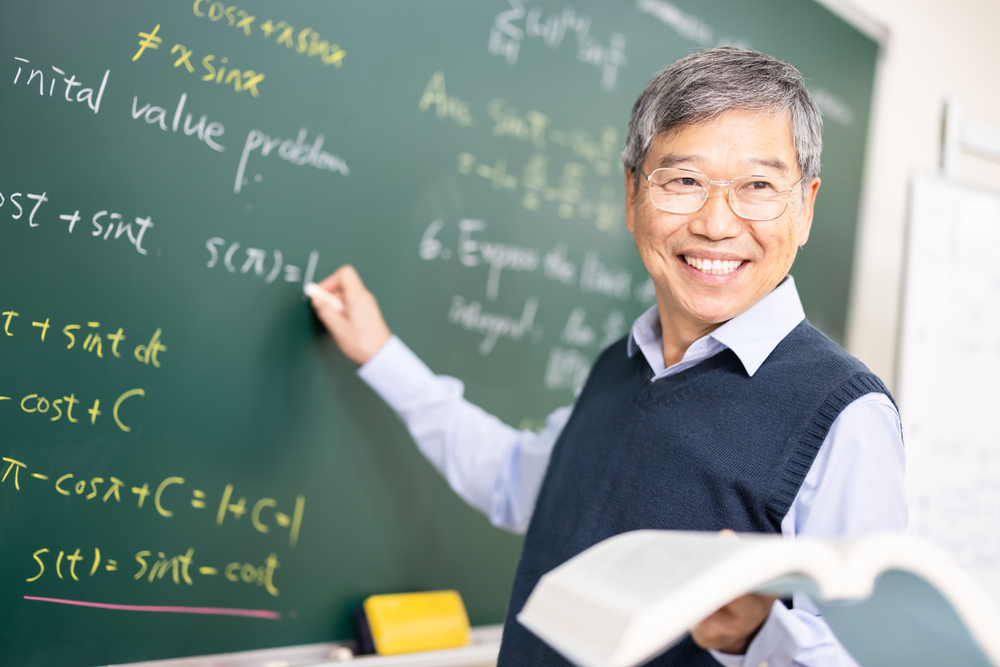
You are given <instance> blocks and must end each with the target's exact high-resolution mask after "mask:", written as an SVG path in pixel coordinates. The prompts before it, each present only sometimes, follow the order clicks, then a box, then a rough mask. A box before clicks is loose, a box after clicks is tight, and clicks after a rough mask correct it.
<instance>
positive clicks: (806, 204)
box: [795, 178, 821, 247]
mask: <svg viewBox="0 0 1000 667" xmlns="http://www.w3.org/2000/svg"><path fill="white" fill-rule="evenodd" d="M820 183H821V181H820V180H819V178H814V179H812V180H811V181H809V184H808V185H805V186H803V187H804V188H805V192H804V193H803V198H802V213H801V217H800V218H799V222H798V229H797V230H796V239H795V240H796V245H798V246H799V247H802V246H804V245H805V244H806V241H808V240H809V231H810V230H811V229H812V222H813V210H814V207H815V205H816V193H817V192H819V186H820Z"/></svg>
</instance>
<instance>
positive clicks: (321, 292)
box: [306, 283, 344, 313]
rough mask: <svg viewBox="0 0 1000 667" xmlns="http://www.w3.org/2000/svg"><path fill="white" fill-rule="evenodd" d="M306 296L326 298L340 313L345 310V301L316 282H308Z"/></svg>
mask: <svg viewBox="0 0 1000 667" xmlns="http://www.w3.org/2000/svg"><path fill="white" fill-rule="evenodd" d="M306 296H308V297H310V298H318V299H323V300H325V301H326V302H327V303H328V304H330V307H331V308H333V309H334V310H335V311H337V312H338V313H342V312H344V302H343V301H341V300H340V299H338V298H337V297H335V296H334V295H332V294H330V293H329V292H327V291H326V290H325V289H323V288H322V287H320V286H319V285H317V284H316V283H307V284H306Z"/></svg>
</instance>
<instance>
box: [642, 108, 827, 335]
mask: <svg viewBox="0 0 1000 667" xmlns="http://www.w3.org/2000/svg"><path fill="white" fill-rule="evenodd" d="M660 167H675V168H681V169H690V170H694V171H698V172H701V173H702V174H705V175H706V176H708V178H710V179H712V180H715V181H731V180H733V179H735V178H738V177H740V176H747V175H760V176H780V177H782V178H783V179H785V180H786V181H787V182H788V183H789V185H791V184H793V183H795V182H796V181H797V180H799V177H800V176H801V174H800V173H799V168H798V160H797V158H796V154H795V146H794V144H793V142H792V130H791V125H790V123H789V120H788V117H787V115H780V116H775V115H771V114H762V113H760V112H756V111H746V110H732V111H728V112H726V113H724V114H723V115H721V116H719V117H718V118H716V119H715V120H711V121H708V122H705V123H701V124H699V125H687V126H684V127H681V128H679V129H677V130H674V131H672V132H671V133H669V134H667V135H659V136H657V137H656V139H655V140H654V141H653V145H652V146H651V147H650V150H649V153H648V154H647V155H646V160H645V162H644V164H643V169H644V171H645V172H646V173H647V174H651V173H652V172H653V170H654V169H658V168H660ZM625 187H626V190H627V191H628V192H627V199H626V216H625V218H626V224H627V225H628V229H629V231H631V232H632V233H633V234H634V235H635V245H636V247H637V248H638V249H639V255H640V256H641V257H642V261H643V264H645V265H646V269H647V270H648V271H649V273H650V275H651V276H652V277H653V284H654V285H655V287H656V301H657V305H658V307H659V310H660V317H661V319H663V321H664V322H665V323H666V322H671V323H672V325H673V326H674V327H685V328H686V327H695V328H704V327H706V326H711V325H719V324H722V323H723V322H726V321H728V320H730V319H732V318H734V317H736V316H737V315H739V314H740V313H742V312H744V311H745V310H747V309H748V308H750V307H751V306H752V305H754V304H755V303H757V302H758V301H760V299H762V298H763V297H764V296H765V295H767V294H768V293H769V292H770V291H771V290H773V289H774V288H775V287H776V286H777V285H778V283H779V282H781V280H782V278H784V276H785V274H786V273H787V272H788V270H789V269H790V268H791V266H792V262H793V261H794V260H795V251H796V247H797V246H800V245H804V244H805V242H806V240H807V239H808V237H809V228H810V226H811V224H812V215H813V203H814V202H815V200H816V191H817V190H818V189H819V179H818V178H815V179H813V180H812V182H811V183H800V184H799V185H798V186H797V187H795V188H794V189H793V190H792V191H791V193H790V196H789V198H788V207H787V208H786V209H785V212H784V213H783V214H782V215H781V216H779V217H778V218H776V219H774V220H767V221H753V220H746V219H744V218H741V217H739V216H738V215H736V214H735V213H734V212H733V209H732V208H731V207H730V205H729V200H728V198H727V189H726V187H724V186H715V185H713V186H711V188H710V190H709V194H708V199H707V200H706V201H705V204H704V206H702V207H701V208H700V209H699V210H697V211H695V212H694V213H687V214H683V215H681V214H676V213H667V212H665V211H661V210H660V209H658V208H656V207H654V206H653V204H652V203H651V202H650V199H649V182H648V181H647V180H646V179H645V178H643V177H642V176H641V175H640V176H639V181H638V190H636V189H635V187H636V186H635V185H634V181H633V179H632V172H631V170H626V173H625ZM803 190H804V192H805V198H804V199H803V196H802V192H803ZM633 196H634V199H633ZM708 260H722V262H723V267H724V268H723V269H722V270H711V269H707V267H705V266H704V264H702V269H698V268H695V266H692V265H691V264H692V263H694V264H699V263H701V262H707V261H708ZM727 262H728V264H727ZM734 262H738V264H734ZM734 266H735V267H736V268H732V267H734ZM707 271H710V272H707ZM713 274H716V275H713ZM711 328H714V327H711Z"/></svg>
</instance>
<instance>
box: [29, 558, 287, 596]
mask: <svg viewBox="0 0 1000 667" xmlns="http://www.w3.org/2000/svg"><path fill="white" fill-rule="evenodd" d="M90 553H91V552H90V550H89V549H88V550H87V551H85V552H84V553H81V549H80V548H79V547H77V548H76V549H75V550H74V551H72V552H70V551H68V550H60V551H59V554H58V555H56V554H55V550H54V549H51V550H50V549H49V548H48V547H42V548H41V549H38V550H36V551H35V552H34V553H33V554H31V559H32V560H33V561H34V566H35V568H37V572H36V573H35V574H34V575H33V576H31V577H28V578H27V579H25V581H26V582H29V583H31V582H35V581H38V580H39V579H41V578H42V577H48V578H51V577H52V576H53V575H54V576H55V577H57V578H59V579H63V580H66V581H70V580H72V581H80V577H91V578H92V577H94V576H95V575H98V573H100V576H107V573H108V572H118V571H119V568H118V561H117V560H116V559H114V558H108V556H107V553H102V552H101V549H100V547H94V550H93V555H92V556H91V555H90ZM133 559H134V561H135V563H136V564H137V566H138V567H137V568H136V567H135V566H133V567H134V568H135V572H134V573H133V574H132V578H133V579H135V580H136V581H138V580H140V579H145V580H146V581H147V582H148V583H150V584H152V583H154V582H156V581H160V580H162V579H164V577H166V579H167V581H168V582H169V581H171V580H173V582H174V584H176V585H180V584H181V583H183V584H185V585H187V586H194V582H195V580H194V578H193V576H192V575H194V574H196V573H197V574H199V575H201V576H205V577H214V576H217V575H219V574H222V576H223V577H225V578H226V579H227V580H229V581H232V582H240V581H242V582H243V583H246V584H254V585H257V586H260V587H262V588H264V590H266V591H267V592H268V593H269V594H270V595H272V596H274V597H277V596H278V595H279V594H280V591H279V590H278V588H277V586H275V583H274V573H275V570H277V569H278V568H279V567H280V566H281V563H279V562H278V556H277V554H275V553H271V554H270V555H268V556H267V558H265V559H264V563H263V564H262V565H256V564H254V563H248V562H242V563H241V562H240V561H233V562H231V563H229V564H228V565H226V566H225V567H222V568H219V567H213V566H209V565H201V566H198V565H196V564H195V560H194V548H193V547H191V548H188V550H187V551H186V552H184V553H182V554H177V555H176V556H169V557H168V556H167V555H166V554H165V553H164V552H162V551H158V552H156V554H155V555H154V552H152V551H149V550H142V551H139V552H137V553H136V554H135V555H134V557H133ZM88 560H89V563H90V565H89V572H88ZM46 564H48V565H47V566H46ZM78 568H79V569H78ZM64 573H65V575H64Z"/></svg>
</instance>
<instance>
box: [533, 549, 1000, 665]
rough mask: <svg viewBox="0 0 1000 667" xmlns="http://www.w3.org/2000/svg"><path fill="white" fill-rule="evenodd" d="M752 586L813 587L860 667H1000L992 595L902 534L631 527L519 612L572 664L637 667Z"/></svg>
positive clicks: (552, 577) (564, 569)
mask: <svg viewBox="0 0 1000 667" xmlns="http://www.w3.org/2000/svg"><path fill="white" fill-rule="evenodd" d="M749 592H766V593H770V594H773V595H778V596H782V597H784V596H789V595H790V594H791V593H794V592H804V593H807V594H808V595H809V596H810V598H811V599H812V601H813V602H814V603H815V604H816V606H817V607H819V609H820V611H821V612H822V614H823V617H824V619H825V620H826V622H827V623H828V624H829V625H830V627H831V629H832V630H833V632H834V634H836V636H837V638H838V639H839V640H840V641H841V643H842V644H843V645H844V647H845V648H846V649H847V650H848V651H849V652H850V653H851V655H852V656H853V657H854V659H855V660H857V661H858V663H859V664H860V665H862V667H887V666H892V665H907V666H913V665H956V666H958V665H960V666H961V667H981V666H982V667H989V666H992V667H1000V611H998V609H997V607H996V606H995V605H994V602H993V601H991V600H990V599H989V598H988V597H987V596H986V594H985V593H984V592H983V591H982V589H981V588H980V587H979V586H977V584H976V582H975V581H973V580H972V579H971V578H970V577H969V576H968V575H967V574H965V573H964V572H963V571H962V570H961V569H959V568H958V566H956V565H955V564H954V563H953V562H952V560H951V558H950V557H949V556H947V555H946V554H945V553H944V552H943V551H942V550H941V549H939V548H938V547H935V546H934V545H933V544H930V543H928V542H926V541H924V540H920V539H918V538H915V537H910V536H906V535H902V534H884V535H875V536H871V537H866V538H863V539H860V540H844V541H828V540H812V539H797V540H794V541H791V540H786V539H784V538H782V537H781V536H778V535H740V536H739V537H738V538H737V537H735V536H733V535H728V536H727V535H720V534H717V533H693V532H678V531H656V530H641V531H635V532H631V533H623V534H621V535H617V536H615V537H612V538H610V539H607V540H605V541H603V542H601V543H600V544H597V545H595V546H593V547H591V548H590V549H587V550H586V551H584V552H583V553H581V554H580V555H578V556H576V557H575V558H572V559H571V560H569V561H567V562H566V563H564V564H563V565H561V566H559V567H558V568H556V569H554V570H552V571H551V572H549V573H548V574H546V575H545V576H543V577H542V578H541V580H540V581H539V582H538V585H537V586H536V587H535V590H534V591H532V593H531V595H530V597H529V598H528V601H527V602H526V603H525V605H524V609H522V611H521V613H520V614H519V615H518V617H517V618H518V620H519V621H520V622H521V623H522V624H523V625H525V626H526V627H527V628H528V629H529V630H531V631H532V632H534V633H535V634H536V635H538V636H539V637H541V638H542V639H543V640H544V641H546V642H547V643H548V644H549V645H550V646H552V647H553V648H554V649H556V650H557V651H559V652H560V653H561V654H562V655H564V656H565V657H566V658H567V659H568V660H570V661H571V662H574V663H576V664H578V665H582V666H584V667H631V666H632V665H638V664H641V663H643V662H646V661H647V660H650V659H652V658H654V657H655V656H657V655H659V654H660V653H662V652H663V651H665V650H667V649H668V648H670V646H672V645H673V644H674V642H676V641H677V640H679V639H680V638H682V637H683V636H684V634H685V633H686V632H687V631H688V629H689V628H691V627H693V626H694V625H696V624H697V623H699V622H700V621H701V620H702V619H703V618H705V617H707V616H708V615H710V614H711V613H712V612H714V611H715V610H716V609H718V608H719V607H721V606H723V605H724V604H726V603H728V602H730V601H731V600H733V599H735V598H737V597H739V596H741V595H744V594H746V593H749Z"/></svg>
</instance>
